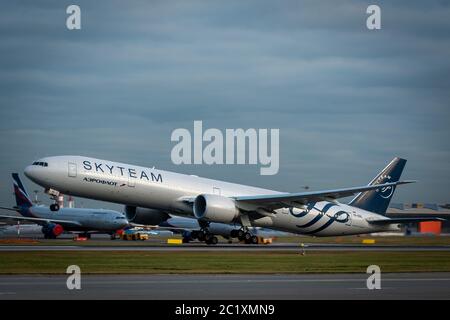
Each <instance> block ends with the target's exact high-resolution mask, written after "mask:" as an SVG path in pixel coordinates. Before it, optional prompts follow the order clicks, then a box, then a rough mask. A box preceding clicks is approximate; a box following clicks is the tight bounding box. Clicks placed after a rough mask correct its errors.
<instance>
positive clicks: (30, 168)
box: [23, 166, 34, 179]
mask: <svg viewBox="0 0 450 320" xmlns="http://www.w3.org/2000/svg"><path fill="white" fill-rule="evenodd" d="M33 169H34V168H33V166H27V167H26V168H25V170H24V171H23V173H24V174H25V175H26V176H27V178H29V179H31V178H33Z"/></svg>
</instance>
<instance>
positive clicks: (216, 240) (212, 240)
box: [206, 236, 219, 244]
mask: <svg viewBox="0 0 450 320" xmlns="http://www.w3.org/2000/svg"><path fill="white" fill-rule="evenodd" d="M217 242H219V239H217V237H216V236H212V237H211V239H209V240H207V241H206V243H207V244H217Z"/></svg>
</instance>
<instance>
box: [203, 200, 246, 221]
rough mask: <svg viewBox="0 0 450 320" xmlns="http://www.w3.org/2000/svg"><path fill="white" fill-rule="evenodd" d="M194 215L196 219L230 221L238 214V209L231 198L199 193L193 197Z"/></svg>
mask: <svg viewBox="0 0 450 320" xmlns="http://www.w3.org/2000/svg"><path fill="white" fill-rule="evenodd" d="M194 215H195V217H196V218H197V219H202V220H207V221H211V222H221V223H231V222H233V220H235V219H236V218H237V217H238V216H239V209H238V208H237V207H236V203H235V202H234V200H233V199H230V198H227V197H223V196H219V195H216V194H201V195H199V196H197V197H196V198H195V201H194Z"/></svg>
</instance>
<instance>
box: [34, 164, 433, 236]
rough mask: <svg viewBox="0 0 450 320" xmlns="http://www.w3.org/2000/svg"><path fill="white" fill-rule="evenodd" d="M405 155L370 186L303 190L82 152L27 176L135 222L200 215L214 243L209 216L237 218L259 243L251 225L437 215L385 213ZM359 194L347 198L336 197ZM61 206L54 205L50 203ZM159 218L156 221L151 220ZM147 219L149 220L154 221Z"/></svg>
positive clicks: (302, 230)
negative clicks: (111, 205)
mask: <svg viewBox="0 0 450 320" xmlns="http://www.w3.org/2000/svg"><path fill="white" fill-rule="evenodd" d="M405 163H406V160H404V159H401V158H395V159H393V160H392V161H391V162H390V163H389V164H388V165H387V166H386V167H385V168H384V169H383V170H382V171H381V172H380V173H379V174H378V175H377V176H376V177H375V178H374V179H373V180H372V181H371V182H370V183H369V184H368V185H366V186H360V187H351V188H342V189H334V190H325V191H311V192H310V191H308V192H300V193H286V192H278V191H273V190H268V189H261V188H256V187H250V186H246V185H241V184H235V183H229V182H223V181H218V180H211V179H206V178H200V177H197V176H190V175H184V174H178V173H174V172H168V171H162V170H158V169H155V168H144V167H138V166H134V165H128V164H123V163H117V162H112V161H107V160H100V159H94V158H89V157H83V156H56V157H47V158H43V159H41V160H38V161H36V162H34V163H33V164H32V165H30V166H28V167H27V168H26V169H25V175H26V176H27V177H29V178H30V179H31V180H33V181H34V182H36V183H37V184H39V185H41V186H43V187H44V188H46V190H47V192H48V193H49V194H52V195H55V196H56V195H58V194H59V193H60V192H61V193H64V194H69V195H73V196H80V197H85V198H91V199H96V200H103V201H109V202H115V203H121V204H125V205H126V207H125V213H126V215H127V217H128V218H129V219H130V220H139V219H141V220H142V221H140V222H141V223H142V222H143V221H145V223H144V224H158V223H160V222H161V221H165V220H167V218H168V215H169V213H172V214H176V215H183V216H188V217H196V218H197V219H198V221H199V224H200V226H201V233H202V237H204V238H205V240H206V241H210V240H211V239H212V237H213V235H212V233H211V232H210V229H209V228H210V225H211V223H212V222H217V223H226V224H233V223H235V224H239V225H241V228H240V229H239V231H238V232H239V235H241V236H242V239H244V240H245V241H247V242H249V243H257V240H258V239H257V237H256V236H255V235H254V234H252V232H251V227H264V228H270V229H274V230H279V231H286V232H291V233H298V234H305V235H314V236H341V235H354V234H364V233H373V232H382V231H393V230H398V229H399V226H398V225H399V224H400V223H410V222H418V221H430V220H439V219H437V218H398V219H389V218H387V217H386V216H385V213H386V209H387V208H388V205H389V202H390V200H391V198H392V196H393V194H394V191H395V188H396V186H398V185H401V184H406V183H410V182H413V181H399V179H400V175H401V173H402V171H403V168H404V166H405ZM352 195H356V197H355V198H354V199H353V200H352V201H350V202H349V203H348V204H344V203H340V202H338V199H340V198H344V197H349V196H352ZM52 209H53V210H58V207H57V204H54V205H52ZM156 220H159V222H156V223H151V222H150V221H156ZM149 222H150V223H149Z"/></svg>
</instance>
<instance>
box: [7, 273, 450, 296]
mask: <svg viewBox="0 0 450 320" xmlns="http://www.w3.org/2000/svg"><path fill="white" fill-rule="evenodd" d="M367 277H368V275H367V274H320V275H319V274H308V275H85V276H82V277H81V290H68V289H67V287H66V280H67V278H66V276H48V275H39V276H23V275H20V276H16V275H11V276H0V300H6V299H8V300H11V299H13V300H14V299H46V300H47V299H48V300H51V299H94V300H95V299H119V300H140V299H149V300H164V299H193V300H205V299H209V300H215V299H237V300H248V299H249V298H251V299H252V300H299V299H300V300H303V299H339V300H354V299H449V298H450V273H404V274H382V276H381V289H380V290H369V289H367V286H366V280H367Z"/></svg>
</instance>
